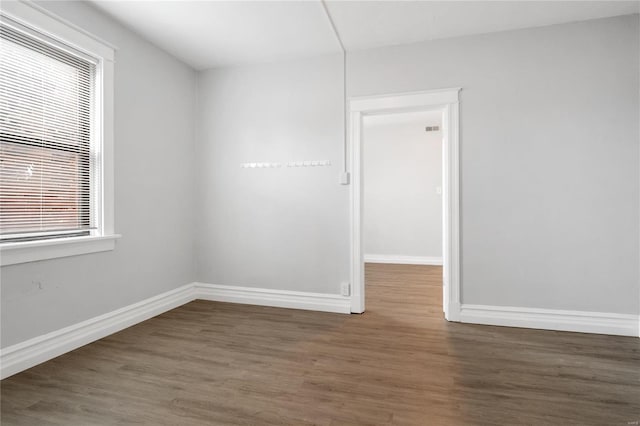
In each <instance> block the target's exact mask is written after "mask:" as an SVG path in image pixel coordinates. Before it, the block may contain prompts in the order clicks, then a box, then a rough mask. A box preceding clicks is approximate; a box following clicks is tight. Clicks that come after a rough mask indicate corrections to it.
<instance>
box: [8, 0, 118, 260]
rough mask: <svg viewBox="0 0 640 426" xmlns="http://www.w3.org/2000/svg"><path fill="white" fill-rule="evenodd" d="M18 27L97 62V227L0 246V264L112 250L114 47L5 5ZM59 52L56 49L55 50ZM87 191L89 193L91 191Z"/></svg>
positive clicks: (51, 18) (27, 9) (37, 11)
mask: <svg viewBox="0 0 640 426" xmlns="http://www.w3.org/2000/svg"><path fill="white" fill-rule="evenodd" d="M0 14H1V15H2V16H6V17H8V18H10V19H11V20H13V21H15V22H17V23H18V24H19V25H22V26H24V27H25V28H28V29H29V31H35V32H36V33H38V35H39V36H40V37H46V38H49V39H51V40H50V41H49V43H55V44H57V43H60V44H62V45H64V46H68V47H70V48H72V49H75V50H77V51H78V52H82V53H83V54H87V55H89V56H90V57H92V58H94V59H95V60H96V61H97V65H96V87H95V98H96V105H94V111H95V116H96V119H95V120H94V127H95V129H94V131H95V135H92V148H91V149H92V150H94V149H96V150H98V151H99V153H100V160H101V163H100V166H99V167H100V171H101V180H100V185H101V188H100V189H99V191H98V192H99V198H100V199H99V200H98V201H97V206H96V207H95V208H97V216H98V218H99V220H98V222H99V227H98V229H96V230H93V231H92V232H91V236H90V237H79V238H60V239H51V240H40V241H34V242H20V243H2V244H1V245H0V254H1V256H0V264H1V265H2V266H4V265H13V264H17V263H23V262H33V261H37V260H44V259H52V258H56V257H67V256H75V255H79V254H87V253H96V252H100V251H107V250H113V249H114V247H115V239H117V238H119V237H120V235H117V234H116V233H115V212H114V203H115V195H114V191H115V185H114V147H113V145H114V107H113V105H114V63H113V61H114V56H115V48H114V46H112V45H110V44H108V43H107V42H105V41H103V40H101V39H99V38H98V37H96V36H94V35H92V34H90V33H88V32H87V31H85V30H83V29H82V28H80V27H77V26H75V25H73V24H71V23H69V22H67V21H65V20H64V19H62V18H60V17H58V16H57V15H55V14H53V13H51V12H49V11H47V10H46V9H44V8H42V7H40V6H38V5H37V4H35V3H33V2H31V1H22V0H19V1H5V2H3V4H2V8H1V10H0ZM59 47H60V46H59ZM92 191H93V190H92Z"/></svg>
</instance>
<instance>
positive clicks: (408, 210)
mask: <svg viewBox="0 0 640 426" xmlns="http://www.w3.org/2000/svg"><path fill="white" fill-rule="evenodd" d="M363 121H364V125H363V144H362V145H363V159H362V160H363V167H362V169H363V175H364V179H363V200H364V202H363V230H362V236H363V244H364V253H365V260H366V256H367V255H383V256H410V257H430V258H441V257H442V193H441V192H440V193H438V188H440V189H442V132H441V131H437V132H426V131H425V127H426V126H433V125H438V126H442V123H441V122H442V113H440V112H420V113H415V112H411V113H403V114H387V115H382V116H379V115H374V116H369V117H364V120H363Z"/></svg>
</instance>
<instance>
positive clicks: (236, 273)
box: [196, 55, 349, 293]
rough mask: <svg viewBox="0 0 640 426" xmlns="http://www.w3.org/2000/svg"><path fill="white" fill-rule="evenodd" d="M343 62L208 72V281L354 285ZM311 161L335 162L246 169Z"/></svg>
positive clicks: (310, 287)
mask: <svg viewBox="0 0 640 426" xmlns="http://www.w3.org/2000/svg"><path fill="white" fill-rule="evenodd" d="M341 60H342V59H341V56H340V55H338V56H328V57H319V58H313V59H306V60H302V61H296V62H288V63H278V64H264V65H256V66H246V67H237V68H228V69H220V70H212V71H207V72H204V73H201V74H200V78H199V90H198V96H199V102H200V103H199V113H200V117H199V120H198V122H199V124H200V125H199V134H198V139H199V143H198V155H197V158H198V173H199V175H198V176H199V180H200V186H199V189H200V191H201V192H200V197H199V198H200V200H201V203H200V204H199V205H198V206H197V209H196V210H197V211H198V212H199V214H200V216H199V220H198V223H199V225H198V226H199V227H200V229H199V232H198V234H197V242H198V250H197V253H198V279H199V280H200V281H203V282H207V283H214V284H225V285H240V286H250V287H264V288H275V289H285V290H298V291H310V292H321V293H339V290H340V282H341V280H347V281H348V278H347V277H348V271H349V265H348V263H347V258H348V247H349V245H348V244H349V241H348V237H347V235H348V234H349V228H348V224H347V212H348V187H346V186H341V185H339V175H340V171H341V170H342V161H343V160H342V110H341V108H340V105H341V103H342V87H341V86H340V84H339V82H340V81H341V77H340V76H341V70H342V66H341V63H342V62H341ZM304 160H311V161H313V160H321V161H326V160H328V161H331V166H329V167H299V168H287V167H282V168H270V169H244V168H241V167H240V164H241V163H246V162H281V163H286V162H289V161H304Z"/></svg>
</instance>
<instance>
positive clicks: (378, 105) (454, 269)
mask: <svg viewBox="0 0 640 426" xmlns="http://www.w3.org/2000/svg"><path fill="white" fill-rule="evenodd" d="M459 92H460V89H457V88H456V89H444V90H434V91H428V92H414V93H403V94H391V95H381V96H371V97H361V98H352V99H350V101H349V115H350V117H349V123H350V135H349V136H350V137H349V159H350V161H349V163H350V166H351V173H352V185H351V191H350V195H351V283H352V292H351V312H353V313H362V312H364V311H365V280H364V250H363V249H364V246H363V229H364V228H363V213H364V212H363V208H364V207H363V196H364V190H363V181H364V179H363V178H364V176H363V167H362V166H363V125H364V119H365V117H368V116H384V115H389V114H398V113H409V112H421V111H423V112H426V111H439V112H440V113H441V117H442V120H441V122H442V128H441V132H442V154H443V164H442V167H443V175H442V219H443V227H442V236H443V241H442V246H443V248H442V264H443V274H442V276H443V305H442V306H443V311H444V314H445V318H446V319H447V320H449V321H458V320H459V313H460V288H459V285H460V247H459V246H460V244H459V235H460V233H459V228H460V213H459V197H460V195H459V194H460V179H459V140H458V139H459V138H458V134H459V119H458V116H459Z"/></svg>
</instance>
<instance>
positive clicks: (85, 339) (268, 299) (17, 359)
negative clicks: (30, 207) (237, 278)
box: [0, 283, 639, 379]
mask: <svg viewBox="0 0 640 426" xmlns="http://www.w3.org/2000/svg"><path fill="white" fill-rule="evenodd" d="M195 299H203V300H211V301H218V302H231V303H245V304H251V305H261V306H273V307H280V308H293V309H306V310H314V311H324V312H336V313H342V314H349V313H350V312H351V301H350V298H349V297H346V296H341V295H336V294H322V293H306V292H298V291H286V290H271V289H262V288H253V287H235V286H225V285H216V284H204V283H191V284H187V285H184V286H182V287H179V288H177V289H175V290H171V291H168V292H166V293H163V294H160V295H158V296H154V297H151V298H149V299H146V300H143V301H141V302H138V303H134V304H132V305H129V306H126V307H124V308H121V309H118V310H115V311H112V312H109V313H107V314H104V315H100V316H98V317H95V318H92V319H89V320H87V321H83V322H80V323H78V324H74V325H72V326H69V327H65V328H63V329H60V330H57V331H53V332H51V333H48V334H45V335H42V336H38V337H35V338H33V339H29V340H27V341H24V342H21V343H18V344H15V345H13V346H9V347H7V348H5V349H2V350H0V378H1V379H4V378H6V377H9V376H11V375H13V374H16V373H19V372H20V371H23V370H26V369H28V368H31V367H33V366H35V365H38V364H40V363H42V362H45V361H48V360H50V359H52V358H55V357H57V356H59V355H62V354H64V353H66V352H69V351H72V350H74V349H77V348H79V347H81V346H84V345H86V344H88V343H91V342H94V341H96V340H99V339H101V338H103V337H106V336H108V335H110V334H113V333H115V332H117V331H120V330H123V329H125V328H127V327H130V326H132V325H135V324H137V323H139V322H142V321H145V320H147V319H149V318H152V317H154V316H156V315H159V314H161V313H164V312H166V311H169V310H171V309H174V308H177V307H178V306H181V305H183V304H185V303H188V302H190V301H192V300H195ZM453 314H454V315H453V316H452V319H454V320H457V319H459V320H460V321H461V322H466V323H474V324H486V325H501V326H508V327H525V328H539V329H545V330H560V331H577V332H583V333H599V334H614V335H621V336H635V337H637V336H638V332H639V330H638V326H639V323H638V319H639V318H638V316H637V315H627V314H610V313H601V312H581V311H560V310H552V309H533V308H514V307H501V306H486V305H468V304H463V305H462V306H461V307H460V310H459V312H455V313H453Z"/></svg>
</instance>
